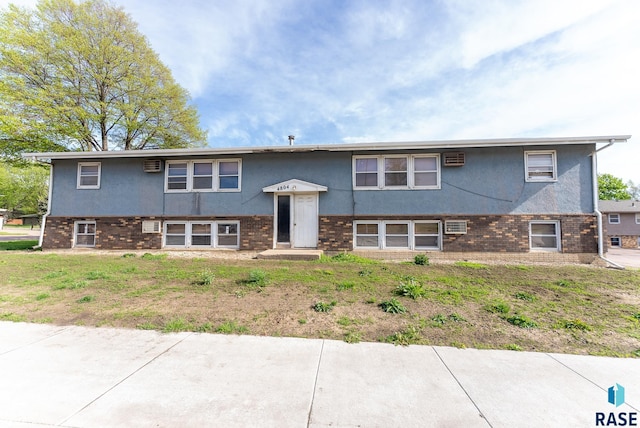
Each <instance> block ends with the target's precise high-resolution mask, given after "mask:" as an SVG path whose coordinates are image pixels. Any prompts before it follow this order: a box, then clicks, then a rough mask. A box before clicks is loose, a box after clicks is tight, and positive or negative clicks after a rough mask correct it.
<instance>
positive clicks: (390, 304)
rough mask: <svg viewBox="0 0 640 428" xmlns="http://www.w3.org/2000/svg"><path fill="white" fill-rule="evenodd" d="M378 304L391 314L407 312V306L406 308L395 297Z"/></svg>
mask: <svg viewBox="0 0 640 428" xmlns="http://www.w3.org/2000/svg"><path fill="white" fill-rule="evenodd" d="M378 306H380V308H382V310H383V311H384V312H387V313H390V314H404V313H405V312H407V308H405V307H404V305H403V304H402V303H400V302H399V301H398V300H397V299H396V298H395V297H394V298H392V299H391V300H387V301H385V302H382V303H380V304H379V305H378Z"/></svg>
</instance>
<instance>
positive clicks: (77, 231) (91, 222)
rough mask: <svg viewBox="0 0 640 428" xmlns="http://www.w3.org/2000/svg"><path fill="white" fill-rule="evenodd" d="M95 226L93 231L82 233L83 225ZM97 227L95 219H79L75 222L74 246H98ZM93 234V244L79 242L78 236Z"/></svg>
mask: <svg viewBox="0 0 640 428" xmlns="http://www.w3.org/2000/svg"><path fill="white" fill-rule="evenodd" d="M88 225H91V226H93V233H86V232H84V233H80V228H81V226H88ZM97 232H98V231H97V229H96V222H95V221H94V220H82V221H81V220H78V221H76V222H74V224H73V246H74V247H82V248H93V247H95V246H96V237H97ZM91 235H93V244H92V245H87V244H78V236H91Z"/></svg>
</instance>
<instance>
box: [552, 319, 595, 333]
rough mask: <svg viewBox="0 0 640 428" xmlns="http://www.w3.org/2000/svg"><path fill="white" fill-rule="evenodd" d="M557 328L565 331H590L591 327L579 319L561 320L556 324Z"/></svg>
mask: <svg viewBox="0 0 640 428" xmlns="http://www.w3.org/2000/svg"><path fill="white" fill-rule="evenodd" d="M558 326H559V327H561V328H565V329H567V330H581V331H590V330H591V327H590V326H589V325H588V324H587V323H585V322H584V321H582V320H580V319H577V318H576V319H573V320H562V321H559V322H558Z"/></svg>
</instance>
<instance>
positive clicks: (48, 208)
mask: <svg viewBox="0 0 640 428" xmlns="http://www.w3.org/2000/svg"><path fill="white" fill-rule="evenodd" d="M33 160H34V161H36V158H35V157H34V158H33ZM52 194H53V162H50V163H49V199H47V212H46V213H45V214H44V215H43V216H42V224H41V225H40V239H39V240H38V247H40V248H42V243H43V242H44V228H45V225H46V224H47V217H49V215H50V214H51V195H52Z"/></svg>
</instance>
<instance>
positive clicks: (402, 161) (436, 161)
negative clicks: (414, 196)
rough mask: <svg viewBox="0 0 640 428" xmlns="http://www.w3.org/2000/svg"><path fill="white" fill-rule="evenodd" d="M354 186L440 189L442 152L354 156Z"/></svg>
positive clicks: (369, 188)
mask: <svg viewBox="0 0 640 428" xmlns="http://www.w3.org/2000/svg"><path fill="white" fill-rule="evenodd" d="M353 187H354V189H360V190H371V189H439V188H440V155H439V154H433V155H393V156H354V158H353Z"/></svg>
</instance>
